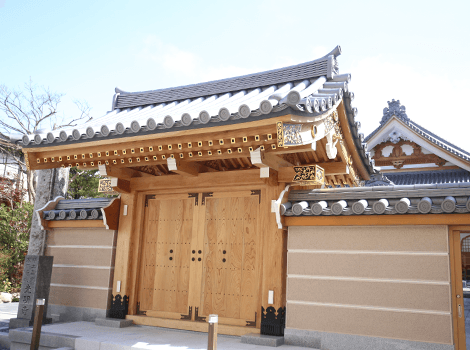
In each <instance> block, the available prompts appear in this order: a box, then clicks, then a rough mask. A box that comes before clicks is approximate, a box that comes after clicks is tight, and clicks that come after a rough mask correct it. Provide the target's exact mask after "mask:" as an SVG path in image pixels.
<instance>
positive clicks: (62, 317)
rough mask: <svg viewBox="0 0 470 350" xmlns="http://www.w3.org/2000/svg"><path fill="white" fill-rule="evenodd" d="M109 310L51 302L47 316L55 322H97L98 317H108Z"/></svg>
mask: <svg viewBox="0 0 470 350" xmlns="http://www.w3.org/2000/svg"><path fill="white" fill-rule="evenodd" d="M106 314H107V311H106V310H103V309H93V308H88V307H75V306H65V305H55V304H49V308H48V312H47V316H48V317H51V318H52V319H53V322H54V323H55V322H73V321H87V322H95V320H96V319H97V318H106V316H107V315H106Z"/></svg>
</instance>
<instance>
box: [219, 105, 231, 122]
mask: <svg viewBox="0 0 470 350" xmlns="http://www.w3.org/2000/svg"><path fill="white" fill-rule="evenodd" d="M219 118H220V120H223V121H224V122H225V121H227V120H228V119H229V118H230V111H229V110H228V108H226V107H222V108H221V109H219Z"/></svg>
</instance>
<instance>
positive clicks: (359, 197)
mask: <svg viewBox="0 0 470 350" xmlns="http://www.w3.org/2000/svg"><path fill="white" fill-rule="evenodd" d="M469 196H470V182H463V183H459V184H438V185H437V184H436V185H409V186H397V185H392V186H377V187H355V188H337V189H320V190H297V191H291V192H290V193H289V196H288V202H287V203H284V204H281V211H280V212H281V215H285V216H300V215H303V216H319V215H323V216H330V215H381V214H385V215H387V214H390V215H393V214H450V213H469V212H470V198H469Z"/></svg>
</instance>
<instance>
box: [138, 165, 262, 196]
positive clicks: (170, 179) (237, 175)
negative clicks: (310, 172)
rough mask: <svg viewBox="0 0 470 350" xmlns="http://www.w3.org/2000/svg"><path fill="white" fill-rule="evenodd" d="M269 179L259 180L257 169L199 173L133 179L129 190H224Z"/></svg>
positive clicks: (258, 183)
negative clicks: (232, 186) (193, 175)
mask: <svg viewBox="0 0 470 350" xmlns="http://www.w3.org/2000/svg"><path fill="white" fill-rule="evenodd" d="M268 180H270V179H261V178H260V177H259V169H248V170H233V171H219V172H216V173H215V172H211V173H200V174H199V175H198V176H197V177H189V176H184V177H183V176H176V175H174V174H171V175H165V176H155V177H153V178H133V179H131V188H132V190H133V191H153V190H163V189H168V188H173V189H179V188H202V187H203V188H207V189H211V188H224V187H227V185H228V184H231V183H237V185H240V186H242V185H263V184H265V183H266V181H268Z"/></svg>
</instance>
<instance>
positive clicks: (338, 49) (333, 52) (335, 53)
mask: <svg viewBox="0 0 470 350" xmlns="http://www.w3.org/2000/svg"><path fill="white" fill-rule="evenodd" d="M331 55H333V56H334V57H335V58H336V57H338V56H339V55H341V47H340V46H339V45H337V46H336V47H335V48H334V49H333V50H331V51H330V52H329V53H327V54H326V55H324V56H323V57H320V58H317V59H314V60H312V61H307V62H304V63H299V64H294V65H291V66H286V67H281V68H275V69H270V70H266V71H263V72H256V73H249V74H245V75H239V76H235V77H230V78H223V79H216V80H209V81H206V82H202V83H196V84H188V85H180V86H173V87H169V88H162V89H155V90H145V91H133V92H129V91H124V90H122V89H120V88H118V87H116V88H114V91H115V92H116V93H119V94H121V95H139V94H146V93H152V92H161V91H166V90H168V91H170V90H174V89H181V88H186V87H195V86H201V85H206V84H210V83H218V82H224V81H230V80H235V79H239V78H246V77H255V76H260V75H263V74H266V73H274V72H279V71H282V70H285V69H290V68H299V67H302V66H306V65H309V64H311V63H315V62H321V61H324V60H326V59H328V56H331Z"/></svg>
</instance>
